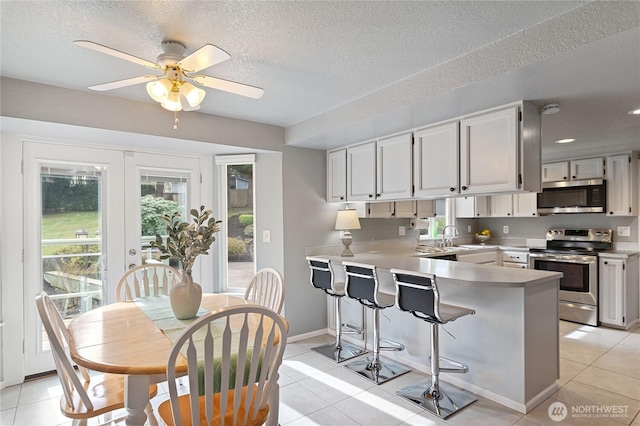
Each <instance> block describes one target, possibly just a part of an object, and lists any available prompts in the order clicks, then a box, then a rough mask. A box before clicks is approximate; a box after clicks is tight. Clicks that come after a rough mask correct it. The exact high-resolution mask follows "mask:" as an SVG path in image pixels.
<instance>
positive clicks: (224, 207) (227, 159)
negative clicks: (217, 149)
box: [215, 154, 258, 294]
mask: <svg viewBox="0 0 640 426" xmlns="http://www.w3.org/2000/svg"><path fill="white" fill-rule="evenodd" d="M215 164H216V166H217V168H218V206H219V212H218V217H219V218H220V220H222V223H223V226H221V227H220V253H219V261H220V262H219V265H220V275H219V276H220V292H221V293H233V294H238V293H240V291H239V290H238V289H237V288H231V289H229V286H228V284H229V283H228V278H229V277H228V274H227V272H228V270H229V261H228V256H227V249H228V244H227V238H228V237H229V235H228V232H227V226H226V223H227V222H228V217H227V213H228V211H229V209H228V203H227V186H228V182H227V166H230V165H239V164H251V165H252V166H253V182H252V187H253V188H254V190H253V212H254V223H253V229H254V230H256V229H258V228H257V226H256V216H257V215H256V214H255V212H256V208H257V206H256V191H255V187H256V186H255V182H256V155H255V154H242V155H216V157H215ZM254 238H255V236H254ZM254 250H256V251H255V255H254V259H253V267H254V272H255V267H256V264H257V262H256V259H257V257H258V253H257V250H258V249H257V247H256V246H255V244H254ZM247 284H248V283H247ZM242 293H243V294H244V290H242Z"/></svg>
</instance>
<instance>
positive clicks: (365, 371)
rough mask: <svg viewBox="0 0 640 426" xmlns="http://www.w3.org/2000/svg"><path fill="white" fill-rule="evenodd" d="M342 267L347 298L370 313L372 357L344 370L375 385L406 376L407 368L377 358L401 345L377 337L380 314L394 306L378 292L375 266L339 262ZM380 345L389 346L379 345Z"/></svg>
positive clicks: (390, 300) (402, 347)
mask: <svg viewBox="0 0 640 426" xmlns="http://www.w3.org/2000/svg"><path fill="white" fill-rule="evenodd" d="M342 265H343V266H344V270H345V273H346V275H347V279H346V281H345V293H346V294H347V297H350V298H352V299H356V300H358V301H359V302H360V303H361V304H362V305H363V306H365V307H367V308H369V309H371V310H372V311H373V355H371V356H369V357H367V358H366V359H362V360H358V361H354V362H352V363H350V364H348V365H347V366H346V367H347V368H348V369H350V370H352V371H354V372H356V373H358V374H360V375H362V376H364V377H365V378H367V379H369V380H371V381H373V382H374V383H376V384H378V385H379V384H381V383H384V382H386V381H387V380H391V379H393V378H394V377H398V376H399V375H401V374H404V373H407V372H408V371H409V369H408V368H407V367H405V366H404V365H402V364H398V363H396V362H393V361H391V360H388V359H385V360H384V362H383V360H382V358H380V351H381V350H390V351H402V350H404V346H403V345H401V344H400V343H396V342H392V341H390V340H387V339H382V338H380V311H381V310H382V309H386V308H388V307H391V306H393V304H394V297H393V296H392V295H390V294H383V293H380V292H378V288H379V285H378V277H377V275H376V267H375V266H374V265H365V264H361V263H354V262H342ZM380 342H384V343H386V344H387V345H388V346H381V345H380Z"/></svg>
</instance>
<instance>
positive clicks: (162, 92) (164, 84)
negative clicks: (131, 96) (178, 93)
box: [147, 78, 171, 102]
mask: <svg viewBox="0 0 640 426" xmlns="http://www.w3.org/2000/svg"><path fill="white" fill-rule="evenodd" d="M170 91H171V82H170V81H169V80H167V79H166V78H162V79H160V80H157V81H151V82H149V83H147V93H148V94H149V96H151V99H153V100H154V101H156V102H162V101H164V100H165V99H167V95H168V94H169V92H170Z"/></svg>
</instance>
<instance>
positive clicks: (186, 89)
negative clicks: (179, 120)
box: [180, 82, 207, 108]
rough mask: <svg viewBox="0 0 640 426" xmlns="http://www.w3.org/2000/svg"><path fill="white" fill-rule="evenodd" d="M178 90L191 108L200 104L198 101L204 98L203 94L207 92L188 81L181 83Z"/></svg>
mask: <svg viewBox="0 0 640 426" xmlns="http://www.w3.org/2000/svg"><path fill="white" fill-rule="evenodd" d="M180 91H181V92H182V94H183V95H184V97H185V98H186V99H187V102H188V103H189V106H190V107H191V108H195V107H197V106H198V105H200V103H201V102H202V100H203V99H204V96H205V95H206V94H207V93H206V92H205V91H204V90H202V89H198V88H197V87H196V86H194V85H193V84H191V83H189V82H184V83H182V87H180Z"/></svg>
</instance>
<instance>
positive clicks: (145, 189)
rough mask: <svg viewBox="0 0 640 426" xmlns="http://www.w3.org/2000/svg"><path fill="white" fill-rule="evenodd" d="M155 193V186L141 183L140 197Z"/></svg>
mask: <svg viewBox="0 0 640 426" xmlns="http://www.w3.org/2000/svg"><path fill="white" fill-rule="evenodd" d="M155 193H156V186H155V185H154V184H152V183H148V182H146V183H143V184H142V185H140V195H141V196H143V197H144V196H145V195H155Z"/></svg>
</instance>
